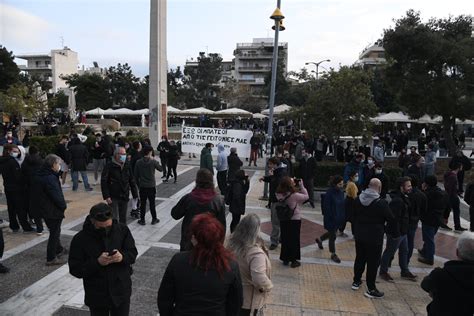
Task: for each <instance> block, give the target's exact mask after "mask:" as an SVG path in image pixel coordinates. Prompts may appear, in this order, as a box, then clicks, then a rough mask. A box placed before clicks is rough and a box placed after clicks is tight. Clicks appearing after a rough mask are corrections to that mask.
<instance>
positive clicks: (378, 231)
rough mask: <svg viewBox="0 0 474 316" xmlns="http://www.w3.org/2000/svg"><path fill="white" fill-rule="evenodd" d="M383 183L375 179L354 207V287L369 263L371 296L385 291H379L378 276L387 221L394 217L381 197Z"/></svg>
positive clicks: (367, 295)
mask: <svg viewBox="0 0 474 316" xmlns="http://www.w3.org/2000/svg"><path fill="white" fill-rule="evenodd" d="M381 190H382V183H381V182H380V180H379V179H372V180H370V182H369V185H368V188H367V189H366V190H364V191H362V193H361V194H360V196H359V198H357V200H356V202H355V207H354V220H355V223H356V224H355V225H356V226H357V230H356V231H355V233H356V234H355V244H356V259H355V261H354V282H353V283H352V289H353V290H358V289H359V288H360V286H361V284H362V281H361V278H362V273H364V269H365V266H366V265H367V276H366V280H367V292H365V294H364V295H365V296H366V297H369V298H381V297H383V296H384V293H383V292H380V291H379V290H377V288H376V286H375V279H376V278H377V269H378V268H379V265H380V256H381V254H382V247H383V235H384V230H385V223H388V222H391V221H393V220H394V217H393V214H392V211H391V210H390V207H389V206H388V203H387V201H386V200H385V199H382V198H380V191H381Z"/></svg>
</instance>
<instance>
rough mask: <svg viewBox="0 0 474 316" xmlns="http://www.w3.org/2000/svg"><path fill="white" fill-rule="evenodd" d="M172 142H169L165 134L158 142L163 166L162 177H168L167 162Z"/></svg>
mask: <svg viewBox="0 0 474 316" xmlns="http://www.w3.org/2000/svg"><path fill="white" fill-rule="evenodd" d="M169 147H170V143H169V142H168V136H166V135H163V136H162V137H161V142H160V143H159V144H158V147H157V148H156V149H157V150H158V152H159V154H160V160H161V165H162V166H163V177H161V178H162V179H164V178H166V174H167V173H166V167H167V166H168V164H167V158H168V151H169Z"/></svg>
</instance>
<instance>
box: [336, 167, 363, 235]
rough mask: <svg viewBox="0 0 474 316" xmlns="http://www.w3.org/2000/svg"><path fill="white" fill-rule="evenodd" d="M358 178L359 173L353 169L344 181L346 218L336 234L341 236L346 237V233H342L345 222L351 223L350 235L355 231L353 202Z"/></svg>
mask: <svg viewBox="0 0 474 316" xmlns="http://www.w3.org/2000/svg"><path fill="white" fill-rule="evenodd" d="M358 180H359V174H358V173H357V171H355V170H353V171H352V172H351V173H350V175H349V180H348V181H347V183H346V190H345V191H346V197H345V200H344V212H345V214H346V218H345V220H344V222H343V224H342V226H341V227H340V228H339V231H338V235H339V236H342V237H347V235H346V234H345V233H344V230H345V229H346V225H347V222H349V223H351V230H352V235H354V232H355V228H354V226H355V222H354V202H355V201H356V199H357V196H358V194H359V188H358V187H357V184H356V183H357V181H358ZM344 235H345V236H344Z"/></svg>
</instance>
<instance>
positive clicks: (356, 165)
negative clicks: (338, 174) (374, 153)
mask: <svg viewBox="0 0 474 316" xmlns="http://www.w3.org/2000/svg"><path fill="white" fill-rule="evenodd" d="M352 171H356V172H357V174H358V175H359V177H358V179H359V181H358V182H357V183H356V184H357V185H360V186H362V185H364V154H361V153H358V154H357V155H356V156H355V157H354V158H353V159H352V160H351V161H350V162H349V163H347V164H346V166H345V167H344V181H345V182H347V181H348V180H349V175H350V174H351V173H352Z"/></svg>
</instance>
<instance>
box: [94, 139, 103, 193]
mask: <svg viewBox="0 0 474 316" xmlns="http://www.w3.org/2000/svg"><path fill="white" fill-rule="evenodd" d="M91 153H92V163H93V165H94V185H97V181H99V170H100V172H102V170H104V164H105V151H104V141H103V140H102V134H100V133H97V134H96V135H95V142H94V144H93V145H92V148H91Z"/></svg>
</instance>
